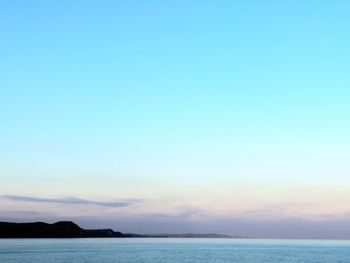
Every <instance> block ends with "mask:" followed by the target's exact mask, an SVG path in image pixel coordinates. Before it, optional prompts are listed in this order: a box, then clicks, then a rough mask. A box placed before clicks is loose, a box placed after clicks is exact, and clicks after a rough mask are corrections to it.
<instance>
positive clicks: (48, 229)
mask: <svg viewBox="0 0 350 263" xmlns="http://www.w3.org/2000/svg"><path fill="white" fill-rule="evenodd" d="M79 237H81V238H83V237H124V235H123V234H122V233H121V232H114V231H113V230H112V229H98V230H85V229H82V228H81V227H79V226H78V225H77V224H75V223H73V222H71V221H60V222H57V223H54V224H47V223H43V222H36V223H8V222H0V238H79Z"/></svg>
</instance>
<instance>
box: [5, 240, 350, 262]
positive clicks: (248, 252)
mask: <svg viewBox="0 0 350 263" xmlns="http://www.w3.org/2000/svg"><path fill="white" fill-rule="evenodd" d="M0 262H1V263H17V262H18V263H19V262H20V263H44V262H45V263H47V262H55V263H61V262H62V263H63V262H64V263H66V262H71V263H84V262H92V263H110V262H118V263H124V262H128V263H130V262H131V263H133V262H135V263H136V262H137V263H158V262H159V263H160V262H162V263H175V262H176V263H179V262H180V263H186V262H190V263H196V262H213V263H221V262H240V263H245V262H253V263H254V262H288V263H289V262H327V263H329V262H350V241H335V240H320V241H316V240H261V239H260V240H258V239H182V238H174V239H173V238H163V239H159V238H149V239H139V238H122V239H108V238H101V239H0Z"/></svg>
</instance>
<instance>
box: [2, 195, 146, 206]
mask: <svg viewBox="0 0 350 263" xmlns="http://www.w3.org/2000/svg"><path fill="white" fill-rule="evenodd" d="M2 198H5V199H7V200H11V201H17V202H34V203H55V204H67V205H97V206H104V207H127V206H131V205H134V204H137V203H140V202H142V200H141V199H124V200H116V201H96V200H88V199H83V198H79V197H64V198H41V197H33V196H19V195H3V196H2Z"/></svg>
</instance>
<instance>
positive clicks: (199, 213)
mask: <svg viewBox="0 0 350 263" xmlns="http://www.w3.org/2000/svg"><path fill="white" fill-rule="evenodd" d="M349 12H350V3H349V2H347V1H314V0H310V1H276V0H269V1H267V0H261V1H258V0H256V1H253V0H252V1H224V0H222V1H78V0H77V1H34V0H31V1H17V0H14V1H13V0H12V1H9V0H4V1H1V3H0V123H1V124H0V180H1V181H0V195H1V197H0V220H15V221H29V220H41V221H44V220H47V221H54V220H58V219H72V220H75V221H77V222H78V223H81V224H82V225H83V226H86V227H107V226H111V227H113V226H115V227H116V228H118V230H121V231H124V232H140V233H150V232H153V233H154V232H207V231H209V230H210V232H220V233H229V234H239V235H245V236H257V237H321V238H329V237H331V238H350V230H349V229H350V223H347V222H348V221H349V222H350V220H349V219H350V209H349V206H348V200H349V199H350V189H349V187H350V176H349V175H350V166H349V157H350V139H349V134H350V122H349V116H350V103H349V101H350V90H349V87H350V77H349V72H350V66H349V61H350V51H349V47H350V27H349V25H350V16H349Z"/></svg>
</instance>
